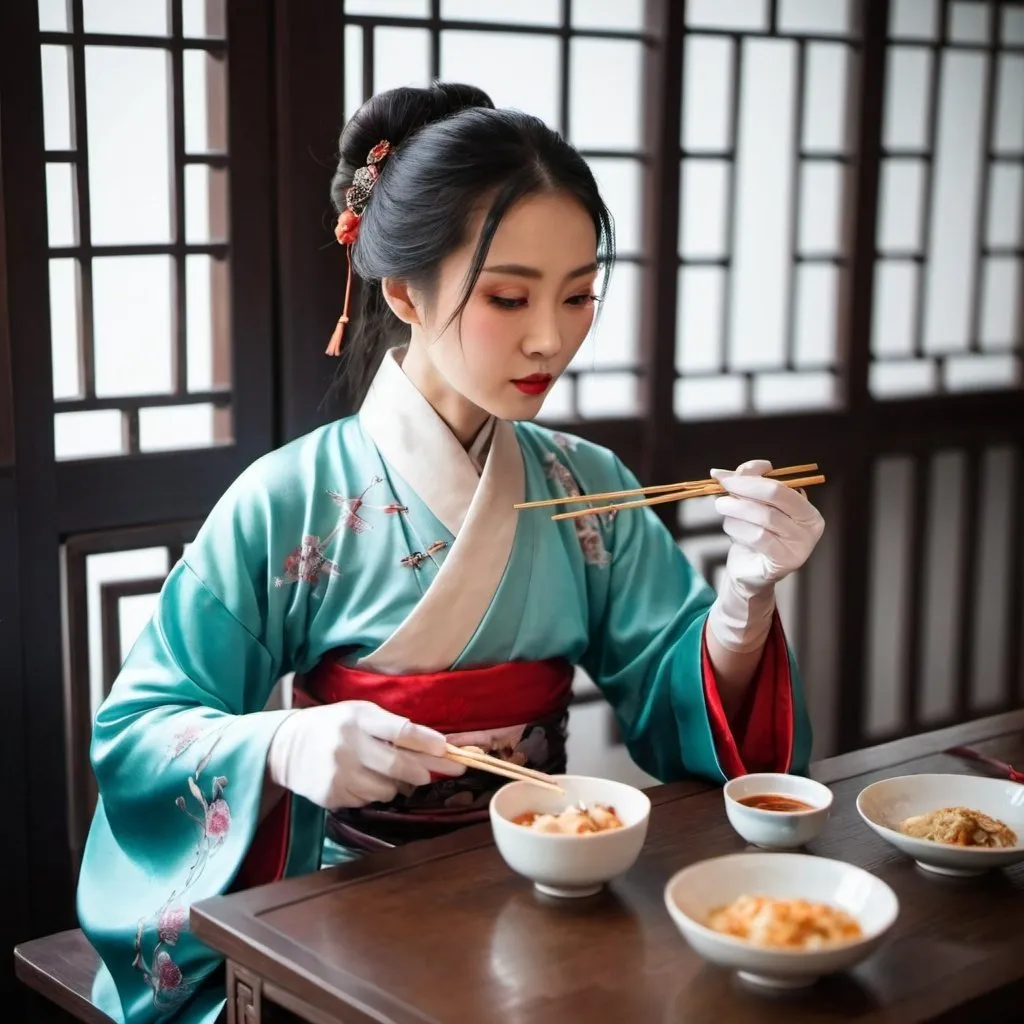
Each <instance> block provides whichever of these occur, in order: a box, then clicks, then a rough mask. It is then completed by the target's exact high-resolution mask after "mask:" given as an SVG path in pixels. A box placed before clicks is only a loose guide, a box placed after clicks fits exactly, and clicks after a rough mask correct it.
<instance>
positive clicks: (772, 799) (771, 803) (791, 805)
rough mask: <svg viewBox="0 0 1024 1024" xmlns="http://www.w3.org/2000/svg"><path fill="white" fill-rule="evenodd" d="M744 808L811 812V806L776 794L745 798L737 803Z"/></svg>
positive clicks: (761, 794) (759, 794)
mask: <svg viewBox="0 0 1024 1024" xmlns="http://www.w3.org/2000/svg"><path fill="white" fill-rule="evenodd" d="M739 802H740V803H741V804H743V805H744V806H745V807H757V808H758V809H759V810H762V811H813V810H814V807H813V806H812V805H811V804H806V803H804V802H803V800H794V799H793V797H791V796H781V795H780V794H778V793H758V794H757V795H756V796H745V797H744V798H743V799H742V800H740V801H739Z"/></svg>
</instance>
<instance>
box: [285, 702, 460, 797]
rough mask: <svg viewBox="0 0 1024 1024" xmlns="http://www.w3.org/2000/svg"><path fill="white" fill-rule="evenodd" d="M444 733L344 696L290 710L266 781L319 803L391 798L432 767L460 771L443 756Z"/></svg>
mask: <svg viewBox="0 0 1024 1024" xmlns="http://www.w3.org/2000/svg"><path fill="white" fill-rule="evenodd" d="M444 750H445V738H444V736H442V735H441V733H439V732H435V731H434V730H433V729H428V728H426V727H425V726H422V725H415V724H414V723H413V722H410V721H409V719H407V718H402V717H400V716H399V715H393V714H391V712H389V711H385V710H384V709H383V708H382V707H379V706H378V705H377V704H371V703H370V702H369V701H364V700H345V701H340V702H339V703H337V704H326V705H323V706H322V707H315V708H303V709H302V710H300V711H294V712H292V714H290V715H289V716H288V717H287V718H285V720H284V721H283V722H282V723H281V725H280V727H279V728H278V730H277V732H276V733H275V734H274V738H273V740H271V742H270V750H269V751H268V753H267V771H268V774H269V776H270V778H271V780H272V781H273V782H275V783H277V785H279V786H282V787H283V788H284V789H289V790H291V791H292V792H293V793H296V794H298V795H299V796H303V797H305V798H306V799H307V800H310V801H312V802H313V803H315V804H318V805H319V806H320V807H325V808H334V807H362V806H363V805H365V804H370V803H375V802H377V801H382V802H387V801H389V800H393V799H394V798H395V795H396V794H397V793H398V791H399V787H400V786H401V787H403V788H405V787H409V786H413V787H415V786H425V785H426V784H427V783H428V782H430V775H431V772H434V773H437V774H440V775H461V774H462V773H463V772H464V771H465V770H466V769H465V768H464V767H463V766H462V765H460V764H456V763H455V762H454V761H449V760H448V759H447V758H445V757H444Z"/></svg>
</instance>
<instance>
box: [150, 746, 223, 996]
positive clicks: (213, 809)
mask: <svg viewBox="0 0 1024 1024" xmlns="http://www.w3.org/2000/svg"><path fill="white" fill-rule="evenodd" d="M193 728H195V727H193ZM188 731H189V730H185V731H184V732H183V733H181V734H180V736H185V735H186V734H187V733H188ZM195 731H196V732H197V733H198V731H199V730H198V729H196V730H195ZM221 732H222V730H217V735H216V736H215V737H214V739H213V742H212V743H211V745H210V747H209V749H208V750H207V752H206V754H205V755H204V756H203V757H202V759H201V760H200V761H199V764H198V765H197V766H196V770H195V771H194V772H193V773H192V774H191V775H190V776H189V777H188V791H189V794H190V795H191V797H192V798H193V800H194V801H195V803H196V804H197V805H198V807H197V808H196V809H194V810H193V809H190V807H189V803H188V801H187V799H186V798H185V797H184V796H179V797H178V798H177V799H176V800H175V805H176V806H177V807H178V809H179V810H180V811H182V812H183V813H185V814H186V815H187V816H188V817H189V818H190V819H191V820H192V821H194V822H195V823H196V825H197V827H198V829H199V834H198V839H197V842H196V849H195V854H194V856H193V859H192V864H191V866H190V867H189V870H188V874H187V875H186V877H185V879H184V881H183V882H182V884H181V885H180V886H179V887H178V888H176V889H175V890H174V891H172V892H171V894H170V895H169V896H168V897H167V899H166V900H164V902H163V905H162V906H161V907H160V908H159V909H158V910H157V912H156V913H155V914H154V915H153V917H152V918H149V919H145V918H144V919H143V920H141V921H139V923H138V926H137V927H136V930H135V943H134V959H133V960H132V966H133V967H134V968H135V969H136V970H137V971H139V972H140V973H141V974H142V977H143V978H144V979H145V981H146V984H147V985H148V986H149V987H150V989H152V992H153V1005H154V1006H155V1007H156V1008H157V1009H159V1010H166V1011H170V1010H173V1009H174V1008H175V1007H177V1006H178V1005H180V1004H181V1002H182V1001H183V1000H185V999H186V998H187V997H188V996H189V994H190V993H191V991H192V989H193V985H192V984H191V983H190V982H189V981H188V980H187V979H186V978H185V976H184V974H183V973H182V970H181V968H180V967H179V966H178V964H177V963H175V961H174V958H173V957H172V956H171V954H170V952H169V950H168V949H167V947H168V946H176V945H177V943H178V941H179V939H180V938H181V935H182V933H183V932H186V931H187V930H188V911H187V910H186V906H185V899H184V897H185V896H186V895H187V894H188V893H189V891H190V890H191V889H192V888H193V886H195V884H196V883H197V882H198V881H199V879H200V878H201V877H202V875H203V872H204V871H205V870H206V865H207V862H208V861H209V859H210V857H212V856H213V855H214V854H215V853H216V852H217V850H219V849H220V847H221V845H222V844H223V842H224V840H225V839H226V838H227V835H228V833H229V832H230V830H231V808H230V806H229V805H228V802H227V800H226V799H225V796H224V791H225V789H226V788H227V785H228V780H227V777H226V776H224V775H215V776H214V777H213V780H212V781H211V782H210V789H209V794H207V793H206V792H204V790H203V773H204V772H205V771H206V768H207V766H208V765H209V763H210V758H211V756H212V755H213V751H214V749H215V748H216V746H217V744H218V743H219V742H220V736H221ZM194 738H195V737H192V740H194ZM192 740H190V742H191V741H192ZM175 745H177V743H176V744H175ZM154 919H155V926H154V927H153V928H152V929H150V928H149V927H147V925H148V924H149V922H151V921H154ZM151 930H152V931H155V933H156V936H155V941H154V943H153V947H152V949H151V950H150V951H149V952H148V954H147V951H146V944H147V943H146V939H147V937H148V935H149V934H150V932H151Z"/></svg>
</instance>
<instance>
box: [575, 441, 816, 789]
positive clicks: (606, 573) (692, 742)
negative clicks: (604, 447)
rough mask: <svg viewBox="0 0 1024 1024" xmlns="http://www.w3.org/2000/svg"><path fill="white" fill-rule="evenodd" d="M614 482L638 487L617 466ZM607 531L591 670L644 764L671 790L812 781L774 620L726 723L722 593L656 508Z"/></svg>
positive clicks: (596, 578) (794, 680)
mask: <svg viewBox="0 0 1024 1024" xmlns="http://www.w3.org/2000/svg"><path fill="white" fill-rule="evenodd" d="M612 476H613V479H612V480H611V481H610V484H609V486H608V487H607V488H604V487H603V485H602V489H607V490H619V489H623V490H625V489H630V488H635V487H638V486H639V484H638V483H637V481H636V480H635V478H634V477H633V476H632V474H631V473H629V471H628V470H626V469H625V467H623V466H622V465H621V464H619V463H618V462H617V460H616V466H615V472H614V473H613V474H612ZM603 531H604V532H605V534H606V537H607V540H606V545H607V557H606V559H605V560H604V564H602V565H598V566H591V567H588V569H587V579H588V591H589V594H590V597H591V601H590V606H591V609H592V612H591V616H592V617H591V622H590V638H591V639H590V646H589V648H588V650H587V652H586V655H585V657H584V659H583V667H584V669H585V670H586V671H587V672H588V674H589V675H590V676H591V678H592V679H593V680H594V682H595V683H596V684H597V686H598V687H599V688H600V689H601V690H602V691H603V693H604V694H605V696H606V697H607V699H608V701H609V702H610V704H611V706H612V708H613V709H614V712H615V715H616V718H617V721H618V725H619V728H620V731H621V733H622V736H623V737H624V740H625V743H626V746H627V748H628V749H629V752H630V754H631V756H632V757H633V759H634V760H635V761H636V762H637V764H638V765H640V767H641V768H643V769H644V770H645V771H647V772H648V773H650V774H651V775H653V776H654V777H656V778H658V779H661V780H663V781H669V780H673V779H680V778H685V777H688V776H699V777H703V778H706V779H709V780H711V781H714V782H723V781H725V780H726V779H728V778H731V777H735V776H737V775H741V774H744V773H746V772H750V771H792V772H796V773H805V772H806V771H807V767H808V760H809V755H810V723H809V721H808V718H807V714H806V710H805V705H804V699H803V692H802V685H801V680H800V676H799V671H798V669H797V665H796V662H795V660H794V658H793V656H792V652H791V651H790V649H789V645H788V643H787V641H786V637H785V634H784V631H783V628H782V624H781V622H780V620H779V617H778V615H777V614H776V616H775V620H774V622H773V626H772V630H771V633H770V636H769V639H768V642H767V643H766V645H765V650H764V654H763V656H762V658H761V662H760V664H759V666H758V670H757V673H756V675H755V677H754V679H753V681H752V682H751V686H750V690H749V693H748V697H747V700H746V702H745V705H744V707H743V708H742V709H741V710H740V712H739V713H738V714H737V715H735V716H734V719H733V720H732V721H731V722H730V721H728V720H727V719H726V716H725V714H724V712H723V709H722V703H721V700H720V698H719V694H718V687H717V682H716V680H715V674H714V668H713V666H712V664H711V660H710V657H709V655H708V651H707V647H706V643H705V630H706V624H707V614H708V611H709V609H710V608H711V605H712V603H713V601H714V598H715V594H714V591H713V590H712V589H711V587H710V586H709V585H708V583H707V581H706V580H705V579H704V578H703V577H702V576H701V574H700V573H699V572H698V571H697V570H696V569H695V568H694V567H693V565H692V564H691V563H690V562H689V561H688V560H687V558H686V557H685V555H684V554H683V553H682V551H681V550H680V549H679V547H678V545H677V544H676V542H675V540H674V538H673V537H672V535H671V533H670V532H669V530H668V529H667V527H666V526H665V525H664V524H663V523H662V522H661V520H660V519H658V517H657V516H656V515H655V514H654V513H653V511H652V510H651V509H650V508H644V509H631V510H629V511H626V512H621V513H619V514H617V515H616V516H615V518H614V520H613V521H612V523H611V525H610V526H606V527H604V528H603Z"/></svg>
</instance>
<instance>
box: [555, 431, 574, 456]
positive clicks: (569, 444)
mask: <svg viewBox="0 0 1024 1024" xmlns="http://www.w3.org/2000/svg"><path fill="white" fill-rule="evenodd" d="M551 440H552V441H554V442H555V445H556V446H557V447H558V448H560V449H561V450H562V451H563V452H574V451H576V449H577V448H578V447H579V441H578V440H577V439H576V438H575V437H571V436H570V435H569V434H563V433H561V432H560V431H555V433H553V434H552V435H551Z"/></svg>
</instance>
